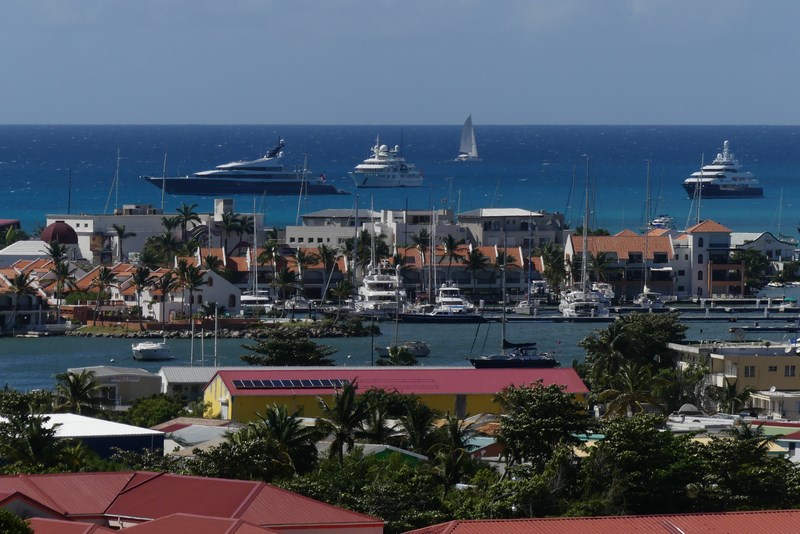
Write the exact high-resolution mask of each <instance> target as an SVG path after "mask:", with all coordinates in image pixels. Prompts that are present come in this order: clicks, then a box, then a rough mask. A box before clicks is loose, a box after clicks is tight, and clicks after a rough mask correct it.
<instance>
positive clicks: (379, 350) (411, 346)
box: [375, 341, 431, 358]
mask: <svg viewBox="0 0 800 534" xmlns="http://www.w3.org/2000/svg"><path fill="white" fill-rule="evenodd" d="M393 346H396V347H400V348H404V349H407V350H408V352H410V353H411V355H412V356H414V357H415V358H424V357H425V356H427V355H428V354H430V353H431V347H430V345H428V344H427V343H425V342H424V341H404V342H403V343H399V344H397V345H389V346H388V347H377V346H376V347H375V354H377V355H378V356H380V357H381V358H387V357H388V356H389V350H390V349H391V348H392V347H393Z"/></svg>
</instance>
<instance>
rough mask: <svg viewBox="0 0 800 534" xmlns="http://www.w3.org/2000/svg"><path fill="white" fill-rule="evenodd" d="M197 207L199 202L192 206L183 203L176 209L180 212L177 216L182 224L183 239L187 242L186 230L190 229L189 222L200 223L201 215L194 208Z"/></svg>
mask: <svg viewBox="0 0 800 534" xmlns="http://www.w3.org/2000/svg"><path fill="white" fill-rule="evenodd" d="M196 207H197V204H192V205H191V206H189V205H187V204H185V203H181V207H180V208H176V210H175V211H177V212H178V214H177V215H176V216H175V218H176V219H177V220H178V223H179V224H180V226H181V241H182V242H183V243H186V231H187V229H188V226H189V223H195V222H196V223H199V222H200V215H198V214H197V212H196V211H194V209H195V208H196Z"/></svg>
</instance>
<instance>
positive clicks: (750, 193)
mask: <svg viewBox="0 0 800 534" xmlns="http://www.w3.org/2000/svg"><path fill="white" fill-rule="evenodd" d="M683 188H684V189H685V190H686V193H687V194H688V195H689V198H695V196H696V194H697V192H696V189H697V185H696V184H695V183H684V184H683ZM763 196H764V189H763V188H762V187H750V186H720V185H717V184H704V185H703V187H702V191H701V198H761V197H763Z"/></svg>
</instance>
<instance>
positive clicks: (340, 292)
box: [331, 278, 353, 321]
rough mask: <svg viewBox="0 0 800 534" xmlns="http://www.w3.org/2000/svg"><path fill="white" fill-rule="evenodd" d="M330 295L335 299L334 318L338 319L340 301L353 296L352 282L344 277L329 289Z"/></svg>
mask: <svg viewBox="0 0 800 534" xmlns="http://www.w3.org/2000/svg"><path fill="white" fill-rule="evenodd" d="M331 295H333V296H334V298H335V299H336V318H335V320H337V321H338V320H339V312H340V311H341V309H342V301H343V300H347V299H349V298H350V297H352V296H353V284H352V283H350V280H348V279H346V278H345V279H344V280H342V281H341V282H339V283H338V284H336V285H335V286H333V289H331Z"/></svg>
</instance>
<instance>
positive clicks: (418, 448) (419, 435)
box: [400, 402, 441, 455]
mask: <svg viewBox="0 0 800 534" xmlns="http://www.w3.org/2000/svg"><path fill="white" fill-rule="evenodd" d="M440 416H441V414H440V413H439V412H437V411H436V410H434V409H432V408H430V407H428V406H427V405H426V404H423V403H422V402H416V403H415V404H413V405H411V406H409V407H408V408H407V410H406V413H405V414H403V415H401V416H400V426H401V427H402V429H403V431H404V435H403V437H402V441H401V445H402V446H403V447H406V448H408V449H409V450H412V451H414V452H417V453H419V454H425V455H427V454H428V452H429V451H430V450H431V447H433V446H434V445H435V443H436V441H437V428H438V427H437V426H436V421H437V420H438V419H439V417H440Z"/></svg>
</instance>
